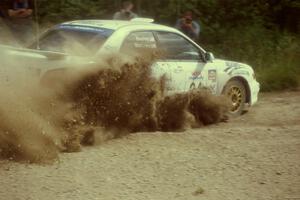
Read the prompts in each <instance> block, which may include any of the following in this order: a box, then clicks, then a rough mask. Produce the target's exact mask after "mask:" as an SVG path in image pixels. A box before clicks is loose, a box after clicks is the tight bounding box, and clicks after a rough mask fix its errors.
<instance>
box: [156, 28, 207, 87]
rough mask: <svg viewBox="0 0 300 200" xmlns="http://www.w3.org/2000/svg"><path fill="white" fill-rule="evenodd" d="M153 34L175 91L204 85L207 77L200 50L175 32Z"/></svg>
mask: <svg viewBox="0 0 300 200" xmlns="http://www.w3.org/2000/svg"><path fill="white" fill-rule="evenodd" d="M155 36H156V38H157V41H158V45H159V49H160V50H161V51H162V52H163V54H164V59H165V61H166V63H168V65H169V74H170V78H171V80H170V81H171V85H172V86H173V89H174V90H175V92H185V91H188V90H190V89H194V88H197V87H205V86H206V83H207V79H206V78H207V77H206V76H204V74H203V70H204V68H205V65H206V62H205V61H204V58H203V53H202V52H201V50H200V49H199V48H198V47H196V46H195V45H194V44H192V43H191V42H190V41H188V40H187V39H185V38H184V37H183V36H181V35H179V34H176V33H171V32H159V31H157V32H155Z"/></svg>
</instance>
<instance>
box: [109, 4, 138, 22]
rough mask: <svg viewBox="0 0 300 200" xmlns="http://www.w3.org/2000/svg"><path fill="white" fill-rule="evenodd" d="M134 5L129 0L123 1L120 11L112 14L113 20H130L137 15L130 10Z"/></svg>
mask: <svg viewBox="0 0 300 200" xmlns="http://www.w3.org/2000/svg"><path fill="white" fill-rule="evenodd" d="M133 7H134V5H133V3H132V2H131V1H125V2H123V7H122V9H121V10H120V11H118V12H116V13H115V14H114V16H113V19H115V20H131V19H133V18H136V17H138V16H137V14H135V13H134V12H132V9H133Z"/></svg>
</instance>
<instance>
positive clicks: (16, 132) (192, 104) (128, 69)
mask: <svg viewBox="0 0 300 200" xmlns="http://www.w3.org/2000/svg"><path fill="white" fill-rule="evenodd" d="M151 64H152V61H151V59H150V60H149V59H135V60H128V59H124V58H122V57H120V56H112V57H110V58H107V59H105V61H102V62H101V63H100V64H98V65H97V66H96V67H95V66H94V67H88V68H83V69H74V70H72V71H71V72H70V74H69V76H68V77H69V78H68V80H66V79H65V78H64V79H62V78H61V77H66V76H60V77H57V80H55V82H56V83H57V81H59V82H60V83H61V84H59V85H60V88H59V90H57V91H55V90H54V91H53V89H46V88H40V86H38V88H39V89H37V86H34V87H32V88H31V89H26V90H21V91H22V92H20V90H14V89H15V88H13V87H10V88H5V87H2V86H1V87H0V89H1V91H0V92H1V93H0V94H1V98H0V99H1V100H0V157H4V158H10V159H14V160H26V161H29V162H44V161H49V160H53V159H55V158H57V156H58V152H60V151H65V152H75V151H80V149H81V147H82V146H83V145H94V144H97V143H98V142H103V141H105V140H108V139H112V138H116V137H121V136H123V135H125V134H130V133H134V132H139V131H182V130H185V129H187V128H193V127H199V126H203V125H208V124H213V123H218V122H220V121H222V120H224V119H225V118H226V113H227V111H228V107H227V105H226V104H225V103H224V102H226V101H224V99H223V97H216V96H213V95H211V94H210V93H209V92H208V91H206V90H193V91H189V92H186V93H183V94H174V95H171V96H166V91H165V88H166V85H167V84H168V83H167V82H166V78H165V77H164V76H163V77H161V78H159V79H157V78H155V77H153V76H152V74H151ZM66 75H67V74H66ZM45 78H46V77H45ZM51 78H55V77H51ZM16 91H18V92H16ZM23 91H26V92H23ZM20 99H22V101H20Z"/></svg>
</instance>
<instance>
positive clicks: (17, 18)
mask: <svg viewBox="0 0 300 200" xmlns="http://www.w3.org/2000/svg"><path fill="white" fill-rule="evenodd" d="M32 16H33V2H32V1H31V0H11V1H10V4H9V8H8V17H9V22H10V28H11V31H12V33H13V34H14V36H15V39H16V40H18V41H19V42H20V43H21V44H25V43H26V40H28V39H30V37H32V35H33V19H32V18H33V17H32Z"/></svg>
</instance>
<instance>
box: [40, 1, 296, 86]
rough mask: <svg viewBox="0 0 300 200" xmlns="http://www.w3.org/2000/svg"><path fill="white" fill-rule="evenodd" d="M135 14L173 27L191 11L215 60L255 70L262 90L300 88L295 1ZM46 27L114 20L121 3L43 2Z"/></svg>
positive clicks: (183, 4)
mask: <svg viewBox="0 0 300 200" xmlns="http://www.w3.org/2000/svg"><path fill="white" fill-rule="evenodd" d="M133 2H134V3H135V11H136V12H137V13H138V14H139V15H140V16H143V17H152V18H155V20H156V22H158V23H162V24H167V25H171V26H172V25H174V24H175V22H176V19H178V18H179V17H180V15H181V14H182V13H183V12H184V11H186V10H191V11H193V13H194V15H195V19H196V20H198V21H199V22H200V24H201V28H202V31H201V36H200V38H199V43H200V44H201V45H202V46H203V47H204V48H205V49H207V50H209V51H212V52H214V53H215V55H216V57H220V58H225V59H230V60H236V61H241V62H246V63H248V64H250V65H251V66H253V67H254V68H255V70H256V72H257V78H258V80H259V81H260V83H261V84H262V90H263V91H272V90H283V89H295V88H299V85H300V83H299V80H300V66H299V64H300V45H299V44H300V39H299V32H300V20H299V19H300V3H299V1H297V0H239V1H236V0H189V1H186V0H166V1H160V0H152V1H147V0H133ZM38 4H39V5H38V8H39V10H38V14H39V17H40V22H41V23H42V24H49V23H57V22H61V21H65V20H73V19H91V18H98V19H110V18H111V17H112V15H113V13H114V12H115V11H116V10H118V8H119V6H120V4H121V0H112V1H106V0H97V1H93V0H84V1H83V0H63V1H62V0H51V1H46V0H39V1H38Z"/></svg>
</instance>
